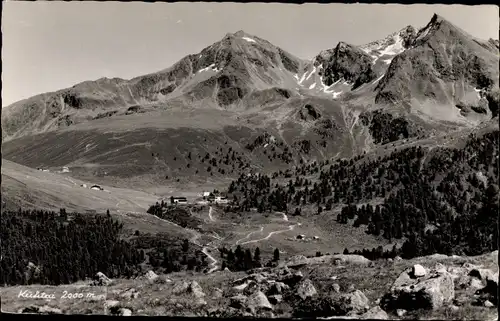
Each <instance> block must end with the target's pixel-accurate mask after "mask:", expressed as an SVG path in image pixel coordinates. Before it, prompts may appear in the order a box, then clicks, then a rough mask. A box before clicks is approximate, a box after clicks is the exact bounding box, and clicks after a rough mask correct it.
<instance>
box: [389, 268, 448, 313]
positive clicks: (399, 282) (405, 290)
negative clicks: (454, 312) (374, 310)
mask: <svg viewBox="0 0 500 321" xmlns="http://www.w3.org/2000/svg"><path fill="white" fill-rule="evenodd" d="M411 272H412V270H411V269H410V270H406V271H404V272H403V273H401V274H400V276H399V277H398V278H397V279H396V281H395V282H394V284H393V285H392V287H391V289H390V291H389V292H388V293H387V294H386V295H385V296H384V297H383V298H382V307H383V308H384V310H396V309H406V310H415V309H438V308H440V307H441V306H443V305H445V304H447V303H450V302H451V301H452V300H453V298H454V297H455V290H454V283H453V278H452V276H451V274H450V273H448V272H446V271H443V270H440V271H432V272H431V273H428V274H426V276H425V277H421V278H418V279H416V278H414V277H413V275H412V273H411Z"/></svg>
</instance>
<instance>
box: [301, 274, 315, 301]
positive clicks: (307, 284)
mask: <svg viewBox="0 0 500 321" xmlns="http://www.w3.org/2000/svg"><path fill="white" fill-rule="evenodd" d="M316 294H318V291H316V288H315V287H314V284H313V283H312V281H311V280H309V279H305V280H304V281H302V282H301V283H300V284H299V286H298V288H297V295H298V296H299V297H300V298H301V299H303V300H304V299H306V298H310V297H313V296H315V295H316Z"/></svg>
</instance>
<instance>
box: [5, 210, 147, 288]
mask: <svg viewBox="0 0 500 321" xmlns="http://www.w3.org/2000/svg"><path fill="white" fill-rule="evenodd" d="M1 222H2V231H1V240H2V249H1V251H2V260H1V263H0V264H1V267H2V273H0V283H1V284H31V283H33V282H36V283H41V284H54V285H58V284H61V283H64V284H66V283H72V282H75V281H77V280H81V279H84V278H86V277H93V276H94V275H95V274H96V273H97V272H99V271H100V272H103V273H104V274H106V275H107V276H110V277H116V276H120V275H124V276H132V275H133V274H134V272H135V271H137V265H139V264H140V263H142V262H144V260H145V256H144V252H142V251H140V250H138V249H137V248H134V247H133V246H132V245H131V244H130V243H128V242H126V241H124V240H121V239H120V231H121V229H122V224H120V223H119V222H117V221H114V220H113V219H111V217H108V216H103V215H95V216H90V215H81V214H72V215H71V219H70V220H68V214H66V211H65V210H61V213H55V212H46V211H35V210H34V211H23V210H19V211H18V212H3V213H2V218H1ZM30 262H31V263H33V264H35V265H36V266H37V267H38V268H39V269H40V271H39V276H38V279H34V278H26V277H25V276H26V272H28V271H27V266H28V264H29V263H30Z"/></svg>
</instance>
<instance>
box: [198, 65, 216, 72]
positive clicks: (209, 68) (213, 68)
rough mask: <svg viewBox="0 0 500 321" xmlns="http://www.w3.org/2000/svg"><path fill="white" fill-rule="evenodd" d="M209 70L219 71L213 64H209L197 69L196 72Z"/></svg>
mask: <svg viewBox="0 0 500 321" xmlns="http://www.w3.org/2000/svg"><path fill="white" fill-rule="evenodd" d="M209 70H211V71H215V72H219V71H220V69H217V67H215V64H211V65H210V66H208V67H205V68H202V69H200V70H198V72H199V73H200V72H205V71H209Z"/></svg>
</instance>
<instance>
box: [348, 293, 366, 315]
mask: <svg viewBox="0 0 500 321" xmlns="http://www.w3.org/2000/svg"><path fill="white" fill-rule="evenodd" d="M342 298H343V301H344V302H345V303H346V304H347V306H348V307H349V310H350V311H353V312H355V313H360V312H364V311H366V310H368V309H369V308H370V307H369V304H370V301H369V300H368V298H367V297H366V296H365V294H364V293H363V292H361V291H360V290H355V291H353V292H350V293H347V294H344V295H343V296H342Z"/></svg>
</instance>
